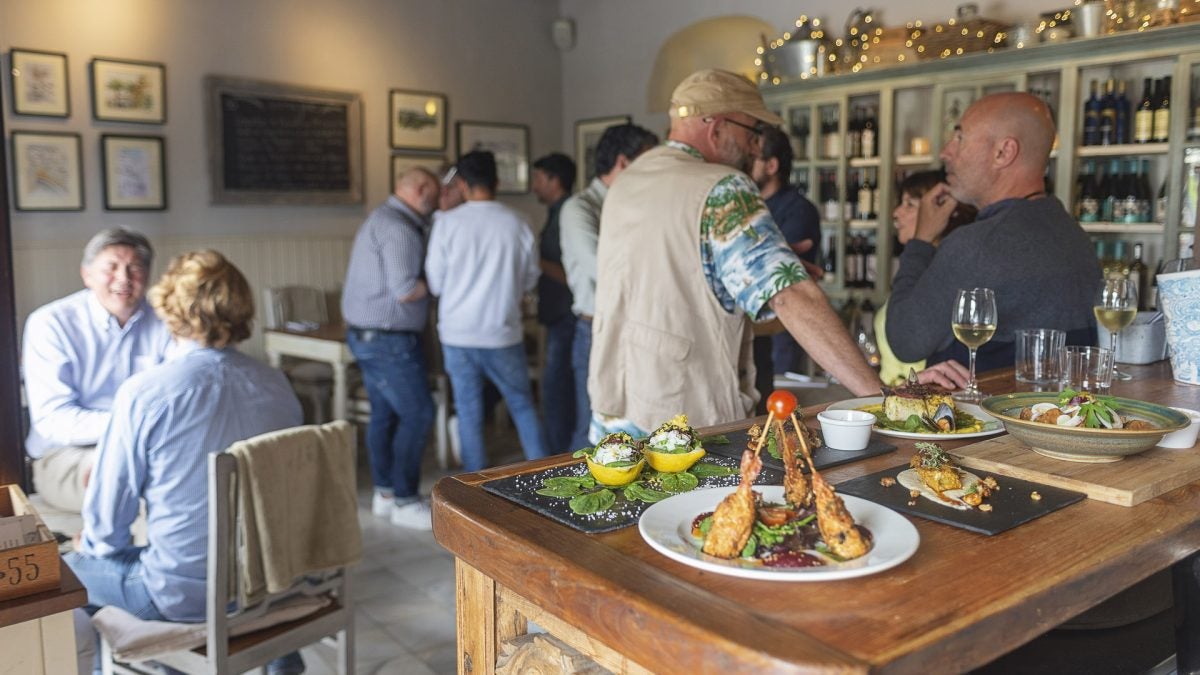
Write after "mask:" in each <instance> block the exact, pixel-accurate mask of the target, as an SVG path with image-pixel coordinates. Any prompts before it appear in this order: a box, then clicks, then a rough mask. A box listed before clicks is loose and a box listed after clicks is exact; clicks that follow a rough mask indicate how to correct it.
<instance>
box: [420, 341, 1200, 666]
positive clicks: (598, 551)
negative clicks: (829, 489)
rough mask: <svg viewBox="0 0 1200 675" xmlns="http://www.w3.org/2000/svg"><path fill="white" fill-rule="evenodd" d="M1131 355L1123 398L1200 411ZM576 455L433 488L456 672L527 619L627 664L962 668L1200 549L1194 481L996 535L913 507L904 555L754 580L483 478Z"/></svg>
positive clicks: (845, 474) (898, 457)
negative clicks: (602, 529)
mask: <svg viewBox="0 0 1200 675" xmlns="http://www.w3.org/2000/svg"><path fill="white" fill-rule="evenodd" d="M1122 369H1123V370H1126V371H1127V372H1130V373H1131V374H1132V375H1133V376H1134V378H1135V379H1133V380H1130V381H1126V382H1119V383H1116V384H1114V385H1113V393H1114V394H1115V395H1117V396H1125V397H1129V398H1137V399H1142V400H1148V401H1153V402H1156V403H1162V404H1166V405H1175V406H1180V407H1186V408H1192V409H1200V387H1193V386H1187V385H1182V384H1177V383H1175V382H1174V381H1173V380H1172V379H1171V373H1170V368H1169V366H1168V364H1167V363H1166V362H1161V363H1157V364H1152V365H1149V366H1124V365H1123V366H1122ZM981 387H982V388H983V389H984V391H987V392H988V393H991V394H996V393H1005V392H1009V391H1014V390H1016V383H1015V381H1014V380H1013V375H1012V371H1011V370H1009V371H998V372H995V373H991V374H989V375H988V376H986V377H983V378H981ZM821 407H823V406H821ZM819 408H820V407H814V408H810V409H808V410H806V411H805V414H806V418H808V419H810V420H811V419H812V416H813V415H814V414H815V411H816V410H818V409H819ZM751 422H752V420H743V421H740V422H735V423H731V424H727V425H722V426H719V427H713V428H710V429H706V430H704V433H706V434H709V433H721V432H724V431H731V430H735V429H741V428H745V427H747V426H748V425H749V424H750V423H751ZM889 442H891V443H893V444H895V445H897V446H898V449H897V450H896V451H895V452H893V453H889V454H886V455H883V456H880V457H874V458H871V459H867V460H864V461H861V462H857V463H853V464H848V465H844V466H840V467H836V468H833V469H829V470H827V471H825V472H823V473H824V474H825V475H826V477H827V478H828V479H829V480H830V482H832V483H835V484H836V483H838V482H840V481H843V480H846V479H849V478H854V477H857V476H862V475H866V474H869V473H872V472H875V471H879V470H882V469H886V468H889V467H892V466H898V465H900V464H903V463H905V462H907V460H908V458H909V456H911V454H912V442H911V441H906V440H904V439H895V438H893V439H889ZM971 442H973V441H971V440H964V441H954V442H947V443H945V446H946V447H947V449H950V450H953V449H954V448H955V447H959V446H962V445H966V444H968V443H971ZM1193 451H1195V450H1193ZM572 461H577V460H572V459H570V457H569V456H568V455H559V456H556V457H551V458H547V459H544V460H539V461H536V462H525V463H521V464H516V465H511V466H506V467H499V468H496V469H489V470H487V471H483V472H480V473H473V474H463V475H459V476H454V477H449V478H444V479H442V480H441V481H439V482H438V484H437V486H436V487H435V489H434V496H433V523H434V534H435V535H436V537H437V540H438V541H439V542H440V543H441V544H442V545H443V546H445V547H446V548H447V549H449V550H450V551H451V552H452V553H454V555H455V556H456V559H457V561H456V565H457V582H458V608H457V609H458V642H459V651H460V659H459V667H458V672H459V673H490V672H492V671H493V669H494V664H495V659H496V653H497V645H498V643H499V642H500V641H502V640H505V639H509V638H511V637H514V636H517V635H520V634H521V633H523V632H524V631H525V626H526V620H527V619H528V620H529V621H533V622H535V623H536V624H538V625H539V626H542V627H544V628H546V629H547V630H548V631H549V632H550V633H552V634H554V635H555V636H557V637H559V638H560V639H562V640H564V641H565V642H567V643H568V644H571V645H572V646H574V647H575V648H576V649H579V650H580V651H582V652H584V653H586V654H589V655H591V656H593V658H596V660H597V661H598V662H599V663H601V664H602V665H604V666H606V667H608V668H610V669H612V670H614V671H617V672H645V671H650V672H661V673H669V672H784V673H790V672H950V671H963V670H968V669H970V668H973V667H977V666H979V665H982V664H984V663H987V662H989V661H991V660H992V659H995V658H996V657H998V656H1000V655H1001V654H1004V653H1006V652H1008V651H1010V650H1012V649H1014V648H1016V647H1018V646H1020V645H1022V644H1024V643H1026V642H1028V641H1029V640H1031V639H1033V638H1034V637H1036V636H1038V635H1040V634H1041V633H1044V632H1046V631H1047V630H1049V629H1051V628H1053V627H1054V626H1056V625H1058V624H1059V623H1062V622H1063V621H1065V620H1067V619H1069V618H1071V617H1073V616H1075V615H1076V614H1078V613H1080V612H1082V611H1084V610H1086V609H1088V608H1090V607H1092V606H1094V605H1096V604H1098V603H1100V602H1101V601H1103V600H1105V599H1107V598H1109V597H1111V596H1113V595H1115V594H1116V593H1118V592H1119V591H1121V590H1123V589H1125V588H1128V587H1129V586H1132V585H1133V584H1135V583H1136V582H1138V581H1140V580H1142V579H1144V578H1146V577H1147V576H1149V575H1151V574H1153V573H1155V572H1157V571H1159V570H1163V569H1166V568H1168V567H1170V566H1171V565H1172V564H1173V563H1175V562H1177V561H1180V560H1182V559H1184V558H1185V557H1187V556H1189V555H1191V554H1193V553H1195V552H1197V551H1200V482H1196V483H1192V484H1189V485H1186V486H1184V487H1181V488H1178V489H1176V490H1173V491H1171V492H1168V493H1166V494H1165V495H1162V496H1160V497H1157V498H1154V499H1151V500H1149V501H1146V502H1144V503H1142V504H1139V505H1137V506H1134V507H1123V506H1117V505H1113V504H1106V503H1102V502H1099V501H1094V500H1084V501H1082V502H1080V503H1077V504H1074V505H1072V506H1069V507H1067V508H1064V509H1061V510H1059V511H1056V512H1054V513H1051V514H1049V515H1047V516H1044V517H1042V518H1039V519H1037V520H1034V521H1032V522H1030V523H1027V524H1025V525H1022V526H1020V527H1017V528H1014V529H1012V530H1009V531H1007V532H1004V533H1001V534H999V535H996V536H992V537H985V536H982V535H978V534H974V533H971V532H967V531H966V530H962V529H958V528H954V527H950V526H947V525H940V524H937V523H933V522H930V521H927V520H923V519H920V518H911V519H910V520H911V521H912V522H913V523H914V524H915V525H916V528H917V530H918V532H919V533H920V537H921V543H920V547H919V548H918V550H917V552H916V554H915V555H914V556H913V557H912V558H911V559H909V560H908V561H907V562H905V563H903V564H902V565H900V566H898V567H896V568H893V569H891V570H887V571H884V572H881V573H879V574H875V575H872V576H867V577H860V578H856V579H849V580H844V581H831V582H790V583H789V582H767V581H754V580H745V579H737V578H733V577H727V576H722V575H717V574H712V573H709V572H705V571H702V570H698V569H694V568H691V567H688V566H685V565H681V564H678V563H676V562H674V561H672V560H669V559H668V558H666V557H664V556H662V555H660V554H659V553H657V552H655V551H654V550H652V549H651V548H650V547H649V546H648V545H646V544H645V543H644V542H643V541H642V538H641V536H640V535H639V534H638V530H637V528H636V527H628V528H625V529H622V530H618V531H616V532H611V533H608V534H601V535H587V534H583V533H580V532H577V531H575V530H572V529H570V528H567V527H564V526H562V525H559V524H557V523H554V522H553V521H551V520H549V519H547V518H544V517H542V516H540V515H538V514H536V513H534V512H532V511H530V510H527V509H525V508H523V507H521V506H518V505H517V504H514V503H512V502H509V501H507V500H505V499H503V498H500V497H497V496H494V495H492V494H489V493H487V492H485V491H484V490H483V489H482V488H480V487H479V484H480V483H483V482H485V481H488V480H491V479H493V478H498V477H503V476H509V475H513V474H518V473H525V472H529V471H533V470H538V469H542V468H545V467H548V466H554V465H557V464H563V463H568V462H572ZM1001 480H1003V478H1002V477H1001Z"/></svg>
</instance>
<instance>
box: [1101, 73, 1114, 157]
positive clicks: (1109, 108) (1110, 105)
mask: <svg viewBox="0 0 1200 675" xmlns="http://www.w3.org/2000/svg"><path fill="white" fill-rule="evenodd" d="M1115 89H1116V85H1115V83H1114V82H1113V80H1112V78H1111V77H1110V78H1109V79H1108V80H1106V81H1105V82H1104V97H1103V98H1101V99H1100V145H1112V144H1113V143H1116V141H1115V140H1114V138H1113V133H1114V131H1115V130H1116V126H1117V97H1116V96H1115V95H1114V93H1113V92H1114V90H1115Z"/></svg>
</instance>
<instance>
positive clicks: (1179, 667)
mask: <svg viewBox="0 0 1200 675" xmlns="http://www.w3.org/2000/svg"><path fill="white" fill-rule="evenodd" d="M1171 576H1172V577H1173V581H1174V583H1175V607H1176V610H1175V611H1176V615H1177V616H1180V617H1182V618H1181V619H1180V620H1178V623H1177V625H1176V627H1175V672H1177V673H1179V675H1194V674H1196V673H1200V553H1193V554H1192V555H1190V556H1188V557H1186V558H1184V559H1183V560H1180V561H1179V562H1177V563H1175V566H1174V567H1173V568H1172V574H1171Z"/></svg>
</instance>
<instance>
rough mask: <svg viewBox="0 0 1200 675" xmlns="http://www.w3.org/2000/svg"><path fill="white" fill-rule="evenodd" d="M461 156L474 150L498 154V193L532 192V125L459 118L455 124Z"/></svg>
mask: <svg viewBox="0 0 1200 675" xmlns="http://www.w3.org/2000/svg"><path fill="white" fill-rule="evenodd" d="M455 135H456V136H457V138H456V141H457V144H458V156H459V157H462V156H463V155H465V154H467V153H468V152H472V151H474V150H490V151H491V152H492V154H494V155H496V173H497V174H498V176H499V179H500V182H499V184H498V185H497V187H496V192H497V193H499V194H508V195H519V194H525V193H526V192H529V127H527V126H525V125H523V124H503V123H498V122H458V123H457V124H456V125H455Z"/></svg>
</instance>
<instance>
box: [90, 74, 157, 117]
mask: <svg viewBox="0 0 1200 675" xmlns="http://www.w3.org/2000/svg"><path fill="white" fill-rule="evenodd" d="M92 117H94V118H95V119H97V120H101V121H105V122H138V123H142V124H162V123H163V122H166V121H167V67H166V66H164V65H163V64H161V63H153V62H150V61H119V60H117V59H101V58H96V59H92Z"/></svg>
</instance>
